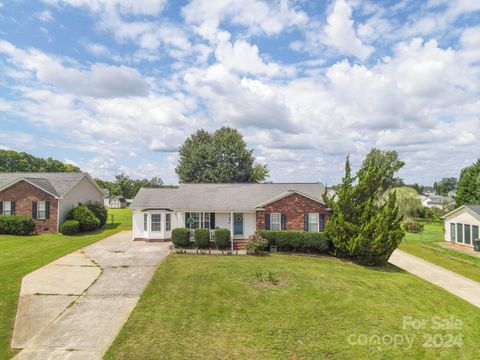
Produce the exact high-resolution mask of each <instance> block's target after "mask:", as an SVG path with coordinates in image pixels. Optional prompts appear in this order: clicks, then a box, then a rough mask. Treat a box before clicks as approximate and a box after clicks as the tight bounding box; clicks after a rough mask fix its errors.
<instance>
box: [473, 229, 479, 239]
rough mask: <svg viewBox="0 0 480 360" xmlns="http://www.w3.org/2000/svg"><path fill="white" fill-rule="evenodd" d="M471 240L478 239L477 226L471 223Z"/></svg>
mask: <svg viewBox="0 0 480 360" xmlns="http://www.w3.org/2000/svg"><path fill="white" fill-rule="evenodd" d="M472 240H478V226H477V225H472Z"/></svg>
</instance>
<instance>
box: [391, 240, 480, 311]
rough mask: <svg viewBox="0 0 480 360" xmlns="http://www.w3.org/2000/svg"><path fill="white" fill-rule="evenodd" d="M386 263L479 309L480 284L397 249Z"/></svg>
mask: <svg viewBox="0 0 480 360" xmlns="http://www.w3.org/2000/svg"><path fill="white" fill-rule="evenodd" d="M388 262H389V263H391V264H393V265H395V266H398V267H399V268H401V269H403V270H406V271H408V272H409V273H412V274H413V275H416V276H418V277H419V278H422V279H424V280H426V281H428V282H430V283H432V284H435V285H437V286H439V287H441V288H443V289H445V290H447V291H448V292H451V293H452V294H454V295H456V296H458V297H460V298H462V299H464V300H466V301H468V302H469V303H470V304H472V305H475V306H476V307H479V308H480V283H478V282H476V281H473V280H470V279H468V278H466V277H464V276H461V275H459V274H457V273H454V272H452V271H450V270H447V269H444V268H442V267H440V266H438V265H435V264H432V263H430V262H428V261H425V260H423V259H420V258H418V257H416V256H413V255H410V254H408V253H406V252H405V251H402V250H398V249H396V250H395V251H394V252H393V254H392V255H391V256H390V259H389V260H388Z"/></svg>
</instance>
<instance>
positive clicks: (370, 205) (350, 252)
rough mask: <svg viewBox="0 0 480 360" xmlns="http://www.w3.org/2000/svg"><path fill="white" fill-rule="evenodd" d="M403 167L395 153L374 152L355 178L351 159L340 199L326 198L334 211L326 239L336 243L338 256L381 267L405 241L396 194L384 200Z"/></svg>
mask: <svg viewBox="0 0 480 360" xmlns="http://www.w3.org/2000/svg"><path fill="white" fill-rule="evenodd" d="M403 164H404V163H403V162H402V161H400V160H399V158H398V154H397V153H396V152H395V151H386V152H383V151H380V150H377V149H373V150H372V151H371V152H370V153H369V154H368V155H367V157H366V158H365V160H364V161H363V163H362V166H361V168H360V169H359V171H358V172H357V175H356V176H355V177H352V176H351V168H350V161H349V158H348V157H347V161H346V164H345V177H344V178H343V180H342V184H341V185H340V189H339V191H338V194H337V198H336V199H334V198H329V197H328V196H326V197H325V198H326V203H327V206H329V207H330V208H331V209H332V210H333V214H332V217H331V219H330V220H329V221H328V222H327V225H326V228H325V235H326V237H327V238H328V239H330V241H332V244H333V246H334V252H335V255H336V256H340V257H346V258H350V259H352V260H355V261H359V262H361V263H363V264H367V265H377V264H380V263H382V262H384V261H386V260H387V259H388V258H389V257H390V255H391V253H392V252H393V250H394V249H395V248H396V247H397V246H398V244H399V243H400V242H401V241H402V239H403V236H404V232H403V230H402V227H401V217H400V216H399V215H398V208H397V206H396V204H395V202H396V198H395V192H392V193H390V194H389V195H388V196H387V197H386V201H382V197H383V196H384V193H385V191H386V190H388V188H389V186H392V185H394V184H395V183H396V182H395V181H394V179H396V178H395V177H394V175H395V173H396V171H398V170H399V169H400V168H401V167H402V166H403Z"/></svg>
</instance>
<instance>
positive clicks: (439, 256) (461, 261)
mask: <svg viewBox="0 0 480 360" xmlns="http://www.w3.org/2000/svg"><path fill="white" fill-rule="evenodd" d="M443 239H444V235H443V226H442V224H435V223H432V224H425V229H424V230H423V231H422V232H421V233H418V234H412V233H407V234H406V236H405V240H404V241H403V242H402V244H401V245H400V249H401V250H404V251H406V252H408V253H410V254H412V255H415V256H418V257H420V258H422V259H425V260H427V261H430V262H431V263H434V264H437V265H438V266H441V267H443V268H445V269H448V270H451V271H453V272H456V273H458V274H460V275H463V276H465V277H468V278H470V279H472V280H475V281H478V282H480V258H477V257H474V256H470V255H467V254H463V253H460V252H458V251H455V250H450V249H444V248H442V247H441V246H439V245H438V243H439V242H442V241H444V240H443Z"/></svg>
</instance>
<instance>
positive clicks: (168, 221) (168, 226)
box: [165, 214, 172, 231]
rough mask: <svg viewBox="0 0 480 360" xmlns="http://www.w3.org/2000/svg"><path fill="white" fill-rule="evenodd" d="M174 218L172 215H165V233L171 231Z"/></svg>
mask: <svg viewBox="0 0 480 360" xmlns="http://www.w3.org/2000/svg"><path fill="white" fill-rule="evenodd" d="M171 218H172V216H171V215H170V214H166V215H165V231H170V229H171V226H172V225H171V222H172V220H171Z"/></svg>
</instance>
